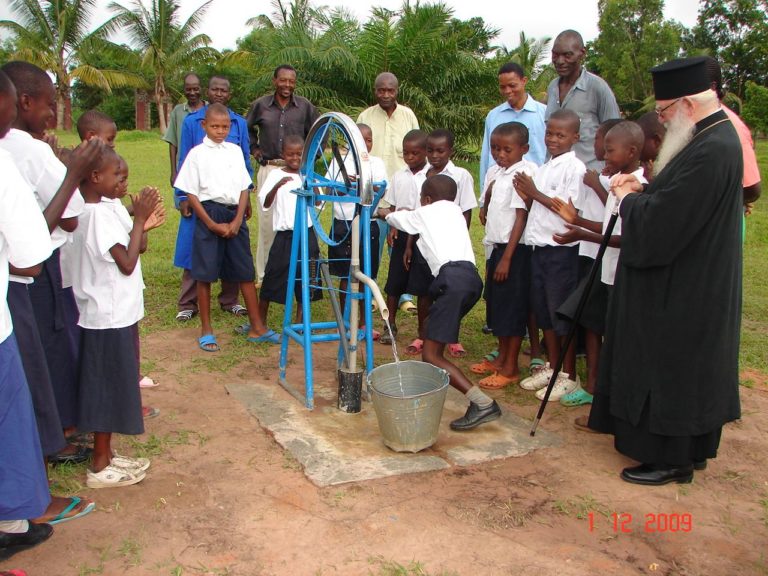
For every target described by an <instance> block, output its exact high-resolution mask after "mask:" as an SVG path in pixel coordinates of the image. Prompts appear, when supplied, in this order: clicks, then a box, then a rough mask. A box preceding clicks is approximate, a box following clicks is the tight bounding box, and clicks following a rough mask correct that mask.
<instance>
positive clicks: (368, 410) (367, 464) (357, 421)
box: [226, 382, 559, 486]
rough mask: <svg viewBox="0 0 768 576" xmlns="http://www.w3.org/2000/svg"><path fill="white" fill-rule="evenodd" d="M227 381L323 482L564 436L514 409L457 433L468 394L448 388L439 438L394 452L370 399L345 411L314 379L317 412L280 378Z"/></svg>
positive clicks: (440, 464)
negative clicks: (454, 423) (533, 425)
mask: <svg viewBox="0 0 768 576" xmlns="http://www.w3.org/2000/svg"><path fill="white" fill-rule="evenodd" d="M226 388H227V391H228V392H229V393H230V394H231V395H232V396H233V397H234V398H235V399H237V400H238V401H239V402H241V403H242V404H243V405H244V406H245V407H246V409H247V410H248V411H249V413H250V414H251V415H253V416H254V417H255V418H256V419H257V420H258V421H259V424H260V425H261V426H262V427H264V428H265V429H266V430H268V431H269V432H270V433H271V434H272V435H273V436H274V438H275V440H276V441H277V443H278V444H280V446H282V447H283V448H284V449H285V450H287V451H288V452H289V453H290V454H291V455H292V456H293V457H294V458H295V459H296V460H297V461H298V462H299V463H300V464H301V465H302V467H303V469H304V473H305V475H306V476H307V478H309V480H310V481H312V482H313V483H314V484H316V485H318V486H331V485H336V484H344V483H346V482H359V481H362V480H371V479H374V478H382V477H385V476H393V475H398V474H410V473H415V472H427V471H430V470H441V469H444V468H449V467H451V466H453V465H458V466H466V465H471V464H477V463H480V462H485V461H488V460H494V459H498V458H509V457H513V456H523V455H525V454H527V453H529V452H530V451H531V450H534V449H537V448H543V447H547V446H552V445H556V444H558V443H559V439H558V438H557V437H556V436H555V435H553V434H551V433H548V432H545V431H540V432H537V434H536V436H535V437H534V438H531V437H530V436H529V434H528V431H529V430H530V422H527V421H524V420H523V419H521V418H519V417H517V416H515V415H514V414H512V413H511V412H510V411H509V410H505V411H504V415H503V416H502V418H500V419H499V420H497V421H495V422H491V423H489V424H485V425H483V426H480V427H478V428H477V429H475V430H472V431H470V432H465V433H456V432H452V431H451V430H450V429H449V427H448V424H449V423H450V421H451V420H453V419H455V418H458V417H459V416H461V415H463V414H464V411H465V410H466V400H465V399H464V398H463V396H462V395H461V394H459V393H458V392H456V391H455V390H453V389H450V390H449V391H448V397H447V399H446V403H445V408H444V410H443V415H442V419H441V422H440V433H439V436H438V440H437V442H436V443H435V445H434V446H433V447H432V448H429V449H427V450H422V451H421V452H419V453H417V454H406V453H396V452H393V451H391V450H390V449H389V448H387V447H386V446H384V443H383V442H382V441H381V436H380V434H379V429H378V423H377V421H376V414H375V412H374V410H373V405H372V404H370V403H369V402H364V403H363V410H362V412H360V413H359V414H346V413H344V412H341V411H339V410H338V409H337V408H336V404H335V402H336V396H335V390H333V389H331V388H330V387H328V386H323V385H320V386H317V389H316V394H315V405H316V407H315V410H313V411H309V410H307V409H306V408H304V406H303V405H301V404H300V403H299V402H297V401H296V399H295V398H293V397H292V396H291V395H290V394H289V393H288V392H286V391H285V390H284V389H283V388H281V387H280V386H279V385H277V384H268V383H262V382H251V383H246V384H230V385H227V387H226ZM502 408H503V407H502Z"/></svg>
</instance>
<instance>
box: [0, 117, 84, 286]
mask: <svg viewBox="0 0 768 576" xmlns="http://www.w3.org/2000/svg"><path fill="white" fill-rule="evenodd" d="M0 148H2V149H3V150H6V151H7V152H9V153H10V154H11V155H12V156H13V161H14V162H15V163H16V168H18V171H19V173H21V176H22V178H23V179H24V180H25V181H26V183H27V187H28V188H29V189H31V190H32V192H33V193H34V195H35V200H37V205H38V206H39V207H40V210H41V211H42V210H45V209H46V208H47V207H48V204H50V203H51V200H53V197H54V196H55V195H56V192H57V191H58V190H59V187H60V186H61V183H62V182H63V181H64V177H65V176H66V175H67V167H66V166H64V164H63V163H62V162H61V160H59V159H58V158H57V157H56V154H54V153H53V150H52V149H51V147H50V146H49V145H48V144H46V143H45V142H43V141H42V140H36V139H35V138H33V137H32V135H31V134H29V133H28V132H24V131H23V130H18V129H16V128H11V130H10V131H9V132H8V134H6V136H5V138H2V139H0ZM84 204H85V201H84V200H83V197H82V195H81V194H80V190H75V193H74V194H72V198H71V199H70V200H69V203H68V204H67V208H66V209H65V210H64V213H63V214H62V218H75V217H77V216H79V215H80V214H81V213H82V211H83V206H84ZM50 236H51V242H52V244H53V248H54V250H55V249H56V248H59V247H60V246H62V245H63V244H64V243H65V242H66V241H67V238H68V237H69V233H68V232H65V231H64V230H62V229H61V228H59V227H57V228H56V229H54V231H53V232H52V233H51V235H50ZM14 280H15V278H14ZM21 281H22V282H24V280H23V279H22V280H21Z"/></svg>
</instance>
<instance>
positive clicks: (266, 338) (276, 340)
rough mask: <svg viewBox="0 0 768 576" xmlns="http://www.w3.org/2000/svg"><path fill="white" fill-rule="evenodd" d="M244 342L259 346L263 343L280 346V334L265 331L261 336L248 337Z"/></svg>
mask: <svg viewBox="0 0 768 576" xmlns="http://www.w3.org/2000/svg"><path fill="white" fill-rule="evenodd" d="M246 340H247V341H248V342H251V343H252V344H260V343H263V342H268V343H269V344H280V334H278V333H277V332H275V331H274V330H267V331H266V332H264V334H262V335H261V336H248V338H246Z"/></svg>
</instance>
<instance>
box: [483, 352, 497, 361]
mask: <svg viewBox="0 0 768 576" xmlns="http://www.w3.org/2000/svg"><path fill="white" fill-rule="evenodd" d="M498 357H499V351H498V350H494V351H493V352H489V353H488V354H486V355H485V356H483V358H485V359H486V360H488V362H493V361H494V360H496V358H498Z"/></svg>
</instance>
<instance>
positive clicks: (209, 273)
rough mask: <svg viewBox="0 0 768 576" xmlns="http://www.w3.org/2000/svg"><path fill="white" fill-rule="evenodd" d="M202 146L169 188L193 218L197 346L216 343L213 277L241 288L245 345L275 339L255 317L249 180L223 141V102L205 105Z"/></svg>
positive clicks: (237, 154)
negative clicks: (181, 197)
mask: <svg viewBox="0 0 768 576" xmlns="http://www.w3.org/2000/svg"><path fill="white" fill-rule="evenodd" d="M202 126H203V128H204V129H205V134H206V135H205V138H203V143H202V144H200V145H198V146H195V147H194V148H193V149H192V150H190V152H189V154H188V155H187V157H186V158H185V160H184V163H183V164H182V165H181V167H180V168H179V175H178V176H177V177H176V182H175V183H174V186H175V187H176V188H177V189H179V190H180V191H182V192H183V193H185V194H186V195H187V199H188V200H189V204H190V206H192V210H193V211H194V213H195V215H196V216H197V222H196V225H195V233H194V237H193V247H194V250H193V251H192V278H193V279H194V280H195V281H196V282H197V298H198V306H199V309H200V321H201V324H202V334H201V336H200V338H199V339H198V343H199V345H200V348H201V349H202V350H205V351H206V352H216V351H217V350H218V349H219V345H218V343H217V342H216V337H215V336H214V334H213V328H212V327H211V283H212V282H215V281H216V280H217V279H218V278H222V279H223V280H227V281H229V282H236V283H238V284H239V285H240V290H241V292H242V293H243V299H244V300H245V303H246V307H247V309H248V317H249V320H250V325H249V328H248V331H247V337H248V341H249V342H272V343H275V342H277V341H278V336H277V334H275V332H274V331H273V330H268V329H267V327H266V326H265V325H264V323H263V321H262V319H261V318H260V317H259V312H258V304H259V299H258V296H257V295H256V287H255V286H254V284H253V281H254V279H255V275H256V272H255V269H254V267H253V257H252V256H251V246H250V239H249V235H248V224H247V223H246V221H245V209H246V207H247V205H248V187H249V186H250V185H251V176H250V174H248V171H247V170H246V168H245V164H244V163H243V158H242V152H241V150H240V148H238V147H237V146H235V145H234V144H231V143H229V142H227V141H226V139H227V135H228V134H229V130H230V118H229V110H227V108H226V106H224V105H223V104H218V103H214V104H211V105H210V106H208V108H207V110H206V112H205V119H204V120H203V122H202Z"/></svg>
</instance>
